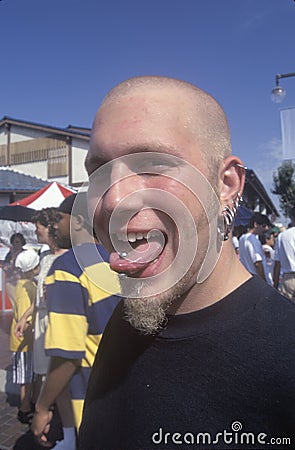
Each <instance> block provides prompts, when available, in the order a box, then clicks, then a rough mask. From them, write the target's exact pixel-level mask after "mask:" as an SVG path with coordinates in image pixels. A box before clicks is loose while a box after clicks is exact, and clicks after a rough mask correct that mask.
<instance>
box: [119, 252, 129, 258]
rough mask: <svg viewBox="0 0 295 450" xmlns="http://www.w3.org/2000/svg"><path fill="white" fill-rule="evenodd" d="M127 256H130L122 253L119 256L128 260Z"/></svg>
mask: <svg viewBox="0 0 295 450" xmlns="http://www.w3.org/2000/svg"><path fill="white" fill-rule="evenodd" d="M127 255H128V253H127V252H121V253H120V254H119V256H120V258H126V256H127Z"/></svg>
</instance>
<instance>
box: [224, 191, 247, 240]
mask: <svg viewBox="0 0 295 450" xmlns="http://www.w3.org/2000/svg"><path fill="white" fill-rule="evenodd" d="M242 200H243V198H242V195H241V194H240V193H238V195H237V197H236V198H235V199H234V200H232V205H231V206H228V205H226V206H225V207H224V208H223V210H222V212H221V215H222V221H223V226H222V229H221V230H220V233H221V235H222V238H223V240H224V241H227V240H228V235H229V233H230V232H231V229H232V227H233V223H234V218H235V216H236V214H237V210H238V207H239V205H240V203H241V202H242Z"/></svg>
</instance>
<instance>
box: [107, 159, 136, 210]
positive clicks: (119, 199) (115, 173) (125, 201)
mask: <svg viewBox="0 0 295 450" xmlns="http://www.w3.org/2000/svg"><path fill="white" fill-rule="evenodd" d="M144 188H145V183H144V180H143V177H142V176H141V175H139V174H136V173H133V172H130V170H128V168H126V167H125V166H124V165H123V164H121V165H118V166H114V167H113V169H112V172H111V177H110V187H109V189H108V190H107V192H106V193H105V194H104V196H103V209H104V210H105V211H106V212H107V213H109V214H110V213H112V212H113V211H114V210H115V209H116V211H117V212H120V213H122V212H125V213H126V212H127V211H129V210H130V211H134V212H135V211H139V210H140V209H142V208H143V200H142V195H141V191H142V190H143V189H144Z"/></svg>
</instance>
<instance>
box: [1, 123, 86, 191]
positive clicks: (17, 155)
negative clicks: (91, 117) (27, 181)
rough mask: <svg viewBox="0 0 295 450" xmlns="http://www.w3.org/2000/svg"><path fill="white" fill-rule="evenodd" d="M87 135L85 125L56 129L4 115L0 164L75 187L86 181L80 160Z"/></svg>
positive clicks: (81, 159)
mask: <svg viewBox="0 0 295 450" xmlns="http://www.w3.org/2000/svg"><path fill="white" fill-rule="evenodd" d="M89 138H90V129H88V128H77V127H73V126H71V125H69V126H68V127H66V128H56V127H52V126H48V125H41V124H39V123H33V122H27V121H23V120H17V119H12V118H10V117H6V116H4V117H3V118H2V119H0V166H4V167H7V166H8V167H9V168H10V169H13V170H16V171H20V172H22V173H25V174H27V175H32V176H35V177H38V178H41V179H43V180H48V181H58V182H59V183H63V184H66V185H69V186H73V187H79V186H81V185H82V184H83V182H84V181H86V180H87V174H86V170H85V168H84V159H85V156H86V153H87V150H88V145H89Z"/></svg>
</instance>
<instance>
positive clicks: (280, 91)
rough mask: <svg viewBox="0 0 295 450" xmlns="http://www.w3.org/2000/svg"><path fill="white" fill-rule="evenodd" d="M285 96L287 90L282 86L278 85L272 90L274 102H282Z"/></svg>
mask: <svg viewBox="0 0 295 450" xmlns="http://www.w3.org/2000/svg"><path fill="white" fill-rule="evenodd" d="M285 97H286V90H285V89H284V88H283V87H282V86H279V85H277V86H276V87H274V88H273V90H272V91H271V100H272V101H273V102H274V103H281V102H282V101H283V100H284V98H285Z"/></svg>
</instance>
